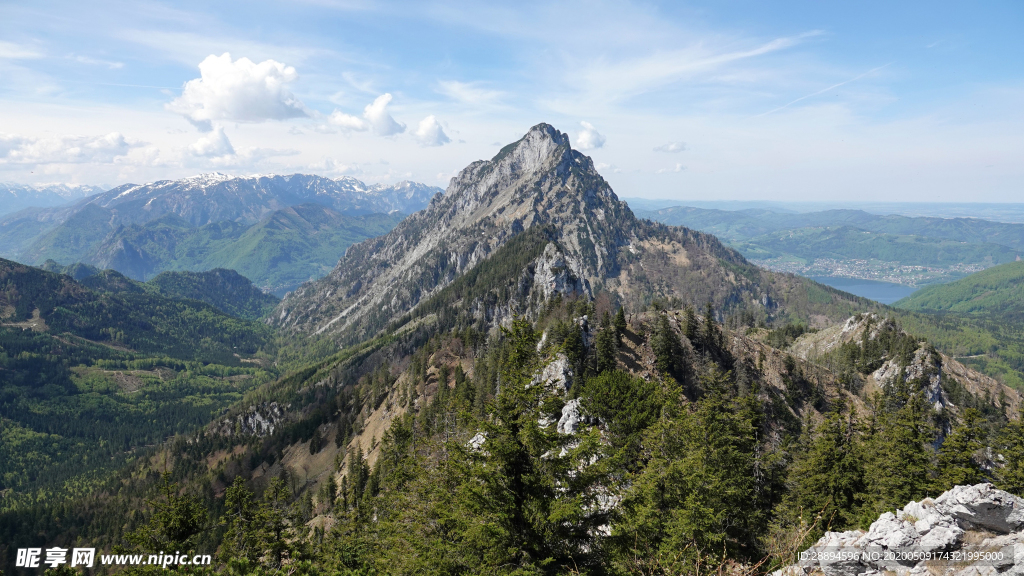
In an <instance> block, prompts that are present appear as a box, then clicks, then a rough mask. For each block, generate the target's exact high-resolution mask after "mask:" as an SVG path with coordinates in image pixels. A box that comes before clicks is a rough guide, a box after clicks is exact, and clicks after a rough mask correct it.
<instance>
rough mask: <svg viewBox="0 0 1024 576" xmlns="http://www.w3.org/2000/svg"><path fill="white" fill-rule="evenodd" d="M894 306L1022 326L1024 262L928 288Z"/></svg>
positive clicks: (1023, 321) (990, 269) (1023, 313)
mask: <svg viewBox="0 0 1024 576" xmlns="http://www.w3.org/2000/svg"><path fill="white" fill-rule="evenodd" d="M895 306H896V307H898V308H903V309H905V310H919V311H926V310H927V311H947V312H961V313H965V314H972V315H977V316H982V317H985V316H988V317H999V318H1000V319H1002V320H1005V321H1008V322H1015V323H1017V324H1018V325H1024V262H1011V263H1009V264H1004V265H1002V266H996V267H994V268H989V269H988V270H985V271H984V272H978V273H977V274H972V275H970V276H968V277H967V278H964V279H962V280H958V281H956V282H951V283H949V284H944V285H941V286H929V287H927V288H924V289H922V290H919V291H918V292H915V293H914V294H913V295H912V296H909V297H907V298H904V299H903V300H900V301H899V302H896V304H895Z"/></svg>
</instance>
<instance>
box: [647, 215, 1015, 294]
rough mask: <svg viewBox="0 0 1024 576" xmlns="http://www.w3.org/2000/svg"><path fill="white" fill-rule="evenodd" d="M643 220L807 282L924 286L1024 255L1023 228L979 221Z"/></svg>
mask: <svg viewBox="0 0 1024 576" xmlns="http://www.w3.org/2000/svg"><path fill="white" fill-rule="evenodd" d="M637 214H638V215H639V216H642V217H645V218H650V219H652V220H655V221H658V222H663V223H665V224H670V225H673V226H687V227H690V228H694V229H696V230H701V231H703V232H708V233H711V234H714V235H715V236H717V237H719V238H720V239H722V241H723V242H725V243H726V244H728V245H730V246H732V247H733V248H736V249H737V250H739V251H740V252H741V253H743V255H744V256H746V257H747V258H750V259H751V260H752V261H754V262H755V263H757V264H759V265H762V266H766V267H769V268H772V269H776V270H782V271H787V272H795V273H799V274H803V275H808V276H842V277H849V278H862V279H868V280H884V281H890V282H897V283H903V284H910V285H923V284H929V283H935V282H948V281H950V280H955V279H957V278H962V277H964V276H966V275H968V274H971V273H973V272H977V271H980V270H983V269H985V268H988V267H991V266H995V265H997V264H1003V263H1006V262H1012V261H1014V260H1016V258H1017V255H1019V254H1022V253H1024V224H1012V223H1004V222H992V221H989V220H981V219H977V218H936V217H909V216H897V215H878V214H871V213H868V212H865V211H862V210H826V211H822V212H806V213H783V212H775V211H772V210H768V209H760V208H758V209H747V210H737V211H729V210H718V209H708V208H696V207H690V206H673V207H666V208H660V209H656V210H637Z"/></svg>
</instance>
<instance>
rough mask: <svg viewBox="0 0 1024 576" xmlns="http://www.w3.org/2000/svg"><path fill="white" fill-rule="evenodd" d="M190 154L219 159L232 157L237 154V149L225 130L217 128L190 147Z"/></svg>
mask: <svg viewBox="0 0 1024 576" xmlns="http://www.w3.org/2000/svg"><path fill="white" fill-rule="evenodd" d="M188 152H189V154H191V155H193V156H197V157H201V158H218V157H222V156H231V155H233V154H234V153H235V147H234V146H232V145H231V141H230V140H228V136H227V134H225V133H224V128H223V127H221V126H217V127H215V128H214V129H213V131H212V132H210V133H209V134H207V135H206V136H203V137H201V138H200V139H199V140H196V141H195V142H194V143H193V144H192V145H191V146H189V147H188Z"/></svg>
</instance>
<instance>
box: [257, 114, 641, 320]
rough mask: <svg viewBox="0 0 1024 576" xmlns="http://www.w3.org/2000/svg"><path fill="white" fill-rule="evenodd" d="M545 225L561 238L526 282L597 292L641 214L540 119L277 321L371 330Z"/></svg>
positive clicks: (354, 251)
mask: <svg viewBox="0 0 1024 576" xmlns="http://www.w3.org/2000/svg"><path fill="white" fill-rule="evenodd" d="M545 225H550V226H551V229H552V235H553V237H555V238H557V240H558V246H555V244H550V245H549V246H547V247H545V249H544V251H543V255H542V256H541V257H540V258H539V259H538V260H537V261H536V263H535V266H534V267H533V268H534V269H533V273H532V278H528V279H526V281H527V282H528V283H530V284H532V286H534V287H536V289H538V290H539V291H541V292H542V293H543V295H544V296H546V297H550V296H551V295H553V294H554V293H556V292H557V293H563V294H577V295H587V296H590V295H591V292H590V283H591V281H592V280H597V279H602V278H606V277H609V276H615V275H617V274H618V266H619V265H618V258H617V255H618V253H619V252H620V249H621V248H623V247H624V246H626V245H627V244H629V242H630V240H631V238H632V236H633V231H634V230H635V229H636V228H637V227H638V225H639V221H638V220H637V219H636V218H635V217H634V216H633V213H632V212H631V211H630V210H629V208H628V207H627V206H626V204H625V203H623V202H620V201H619V200H618V198H617V197H616V196H615V193H614V192H612V190H611V187H610V186H609V185H608V183H607V182H605V181H604V179H603V178H601V176H600V175H599V174H598V173H597V170H596V169H595V168H594V164H593V161H592V160H591V159H590V158H589V157H587V156H584V155H583V154H581V153H579V152H577V151H575V150H573V149H572V148H571V147H570V145H569V137H568V135H566V134H563V133H561V132H559V131H558V130H555V129H554V128H553V127H551V126H549V125H547V124H539V125H537V126H534V127H533V128H532V129H531V130H530V131H529V132H528V133H527V134H526V135H525V136H524V137H523V138H522V139H520V140H519V141H517V142H514V143H512V144H510V145H508V146H506V147H505V148H503V149H502V150H501V151H500V152H499V153H498V154H497V155H496V156H495V157H494V158H493V159H491V160H490V161H478V162H474V163H472V164H470V165H469V166H468V167H466V168H465V169H464V170H462V172H460V173H459V175H458V176H456V177H455V178H453V179H452V181H451V184H450V185H449V187H448V189H447V190H446V191H445V193H444V194H439V195H437V196H435V197H434V198H433V200H431V202H430V205H429V206H428V207H427V209H426V210H423V211H421V212H418V213H416V214H414V215H412V216H410V217H409V218H407V219H406V220H404V221H402V222H401V223H400V224H399V225H398V226H397V227H396V228H395V229H394V230H392V231H391V232H390V233H388V234H386V235H385V236H382V237H380V238H374V239H372V240H368V241H365V242H363V243H360V244H357V245H354V246H352V247H351V248H349V250H348V252H347V253H346V254H345V256H344V257H343V258H342V260H341V261H340V262H339V263H338V266H337V267H336V268H335V269H334V271H333V272H331V274H330V275H328V276H327V277H325V278H322V279H321V280H318V281H317V282H314V283H311V284H308V285H305V286H303V287H300V288H299V289H298V290H296V291H295V292H293V293H292V294H291V295H289V296H288V297H286V298H285V300H284V301H283V302H282V303H281V306H280V308H279V309H278V312H277V314H275V315H274V316H273V318H272V320H271V322H272V323H274V324H277V325H279V326H281V327H284V328H286V329H295V330H300V331H305V332H313V333H327V334H334V333H338V332H342V331H349V332H350V333H351V332H355V333H357V334H359V335H360V336H367V335H371V334H373V333H374V332H375V331H376V330H378V329H379V328H380V327H382V326H383V325H384V324H386V323H387V322H389V321H391V320H393V319H394V318H396V317H398V316H400V315H401V314H404V313H406V312H408V311H409V310H411V309H413V308H414V307H415V306H416V305H417V304H419V303H420V302H421V301H423V300H424V299H425V298H427V297H429V296H430V295H432V294H434V293H436V292H437V291H438V290H439V289H441V288H443V287H444V286H446V285H448V284H450V283H451V282H452V281H454V280H455V279H456V278H457V277H458V276H460V275H462V274H463V273H465V272H467V271H468V270H471V269H472V268H474V267H475V266H477V265H478V264H479V263H480V262H482V261H483V260H485V259H487V258H488V257H490V256H491V255H493V254H494V253H495V252H496V251H497V250H499V249H500V248H501V247H503V246H504V245H505V244H507V243H508V242H509V241H510V240H511V239H512V238H514V237H516V236H517V235H518V234H520V233H521V232H523V231H524V230H526V229H530V228H533V227H535V226H545ZM466 304H467V305H469V304H470V303H466Z"/></svg>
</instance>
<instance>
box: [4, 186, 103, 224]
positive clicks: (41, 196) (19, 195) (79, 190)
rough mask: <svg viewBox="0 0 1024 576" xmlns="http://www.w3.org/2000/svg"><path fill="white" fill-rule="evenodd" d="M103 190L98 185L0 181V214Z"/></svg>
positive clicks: (64, 200) (75, 198)
mask: <svg viewBox="0 0 1024 576" xmlns="http://www.w3.org/2000/svg"><path fill="white" fill-rule="evenodd" d="M100 192H103V188H100V187H99V186H86V185H81V184H47V185H39V186H32V185H28V184H14V183H11V182H0V216H2V215H4V214H10V213H11V212H17V211H18V210H22V209H24V208H29V207H33V206H35V207H41V208H46V207H50V206H60V205H61V204H67V203H69V202H74V201H75V200H78V199H79V198H85V197H86V196H92V195H93V194H98V193H100Z"/></svg>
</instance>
